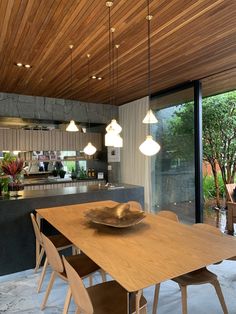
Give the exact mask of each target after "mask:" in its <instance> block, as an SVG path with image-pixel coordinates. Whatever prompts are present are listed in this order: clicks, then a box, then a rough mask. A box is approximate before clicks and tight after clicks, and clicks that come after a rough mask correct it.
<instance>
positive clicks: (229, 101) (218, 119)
mask: <svg viewBox="0 0 236 314" xmlns="http://www.w3.org/2000/svg"><path fill="white" fill-rule="evenodd" d="M202 111H203V114H202V117H203V158H204V160H206V161H208V162H209V163H210V164H211V165H213V164H214V162H216V161H217V162H218V164H219V166H220V168H221V172H222V177H223V181H224V182H225V183H230V182H233V178H234V176H235V171H236V91H234V92H230V93H225V94H222V95H217V96H213V97H208V98H204V99H203V104H202ZM193 119H194V107H193V103H192V102H189V103H186V104H185V105H184V106H179V107H178V108H177V110H176V111H175V114H174V116H173V118H172V119H171V120H170V122H169V125H168V134H167V136H166V139H165V144H166V145H167V148H168V143H170V142H171V146H170V147H172V149H173V146H174V151H173V153H174V154H175V155H177V156H178V157H179V158H183V159H189V158H193V150H192V149H191V148H190V145H192V144H193V142H192V141H193V134H194V120H193Z"/></svg>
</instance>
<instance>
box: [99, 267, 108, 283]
mask: <svg viewBox="0 0 236 314" xmlns="http://www.w3.org/2000/svg"><path fill="white" fill-rule="evenodd" d="M100 274H101V277H102V282H106V281H107V277H106V273H105V271H104V270H103V269H101V270H100Z"/></svg>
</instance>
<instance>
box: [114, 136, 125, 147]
mask: <svg viewBox="0 0 236 314" xmlns="http://www.w3.org/2000/svg"><path fill="white" fill-rule="evenodd" d="M113 146H114V147H123V138H122V137H121V136H120V134H116V135H115V136H114V139H113Z"/></svg>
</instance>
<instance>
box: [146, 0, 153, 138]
mask: <svg viewBox="0 0 236 314" xmlns="http://www.w3.org/2000/svg"><path fill="white" fill-rule="evenodd" d="M146 19H147V23H148V27H147V30H148V40H147V44H148V49H147V55H148V80H147V92H148V110H150V109H151V101H150V96H151V19H152V15H151V14H150V1H149V0H147V16H146ZM148 133H149V134H151V125H150V123H149V124H148Z"/></svg>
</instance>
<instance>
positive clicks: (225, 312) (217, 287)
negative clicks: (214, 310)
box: [211, 280, 228, 314]
mask: <svg viewBox="0 0 236 314" xmlns="http://www.w3.org/2000/svg"><path fill="white" fill-rule="evenodd" d="M211 284H212V285H213V286H214V288H215V290H216V294H217V296H218V298H219V301H220V304H221V307H222V310H223V312H224V314H228V309H227V306H226V304H225V299H224V296H223V293H222V290H221V287H220V283H219V281H218V280H215V281H213V282H212V283H211Z"/></svg>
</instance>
